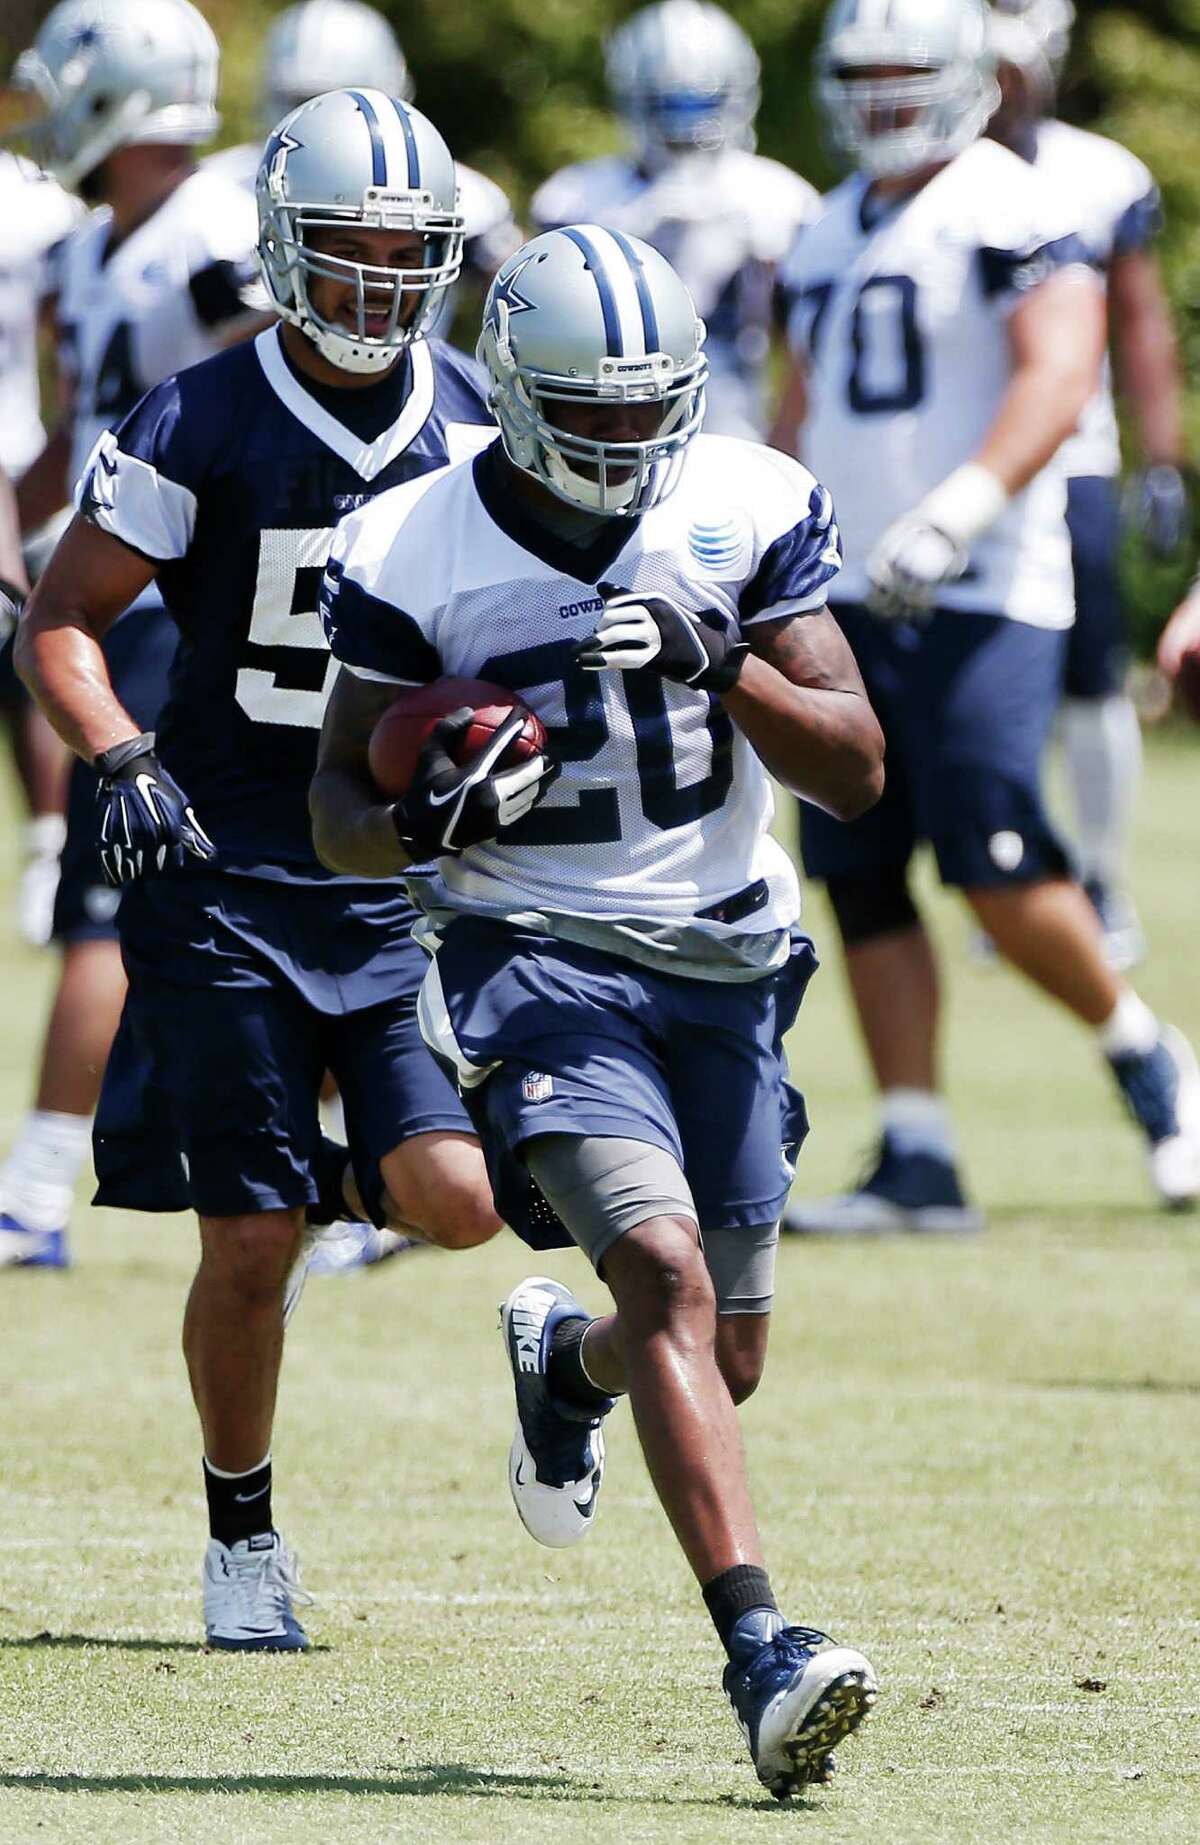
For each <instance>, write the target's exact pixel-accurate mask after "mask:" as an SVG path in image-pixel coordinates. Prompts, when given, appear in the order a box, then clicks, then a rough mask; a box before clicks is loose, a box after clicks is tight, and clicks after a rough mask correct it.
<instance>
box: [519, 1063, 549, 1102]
mask: <svg viewBox="0 0 1200 1845" xmlns="http://www.w3.org/2000/svg"><path fill="white" fill-rule="evenodd" d="M521 1094H522V1096H523V1097H524V1099H525V1100H526V1101H527V1102H548V1101H549V1099H550V1097H551V1096H552V1095H553V1094H554V1078H553V1077H552V1076H547V1075H546V1072H545V1071H544V1070H530V1072H529V1074H528V1075H527V1076H523V1077H522V1078H521Z"/></svg>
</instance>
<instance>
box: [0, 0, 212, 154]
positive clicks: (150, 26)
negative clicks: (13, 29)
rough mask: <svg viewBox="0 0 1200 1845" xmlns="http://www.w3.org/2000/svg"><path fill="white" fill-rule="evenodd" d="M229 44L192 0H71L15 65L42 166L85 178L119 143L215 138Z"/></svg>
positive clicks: (15, 84) (27, 130)
mask: <svg viewBox="0 0 1200 1845" xmlns="http://www.w3.org/2000/svg"><path fill="white" fill-rule="evenodd" d="M219 62H220V52H219V50H218V47H217V41H216V38H215V37H214V35H213V31H212V28H211V27H210V26H209V24H208V21H207V20H206V19H205V18H204V16H203V14H202V13H199V12H197V10H196V8H195V7H194V6H192V5H190V4H189V0H62V4H61V5H59V6H56V7H55V8H54V10H53V12H52V13H50V14H49V16H48V17H47V18H46V19H45V20H44V21H43V24H42V29H41V31H40V32H39V33H38V35H37V38H36V39H35V40H34V43H33V44H32V45H31V46H30V48H29V50H28V51H23V52H22V53H21V55H20V57H19V58H18V59H17V62H16V65H15V66H14V68H13V74H12V78H11V85H12V88H13V89H14V90H16V91H18V92H23V93H24V97H25V99H26V100H27V101H28V103H29V105H30V108H29V114H28V118H27V121H26V123H25V125H24V126H23V128H22V130H21V133H22V135H23V138H25V139H27V140H28V142H29V144H30V147H31V150H32V151H33V153H34V155H35V157H36V158H37V161H38V163H39V165H41V166H43V167H46V168H47V169H48V170H49V171H50V172H51V173H53V174H54V176H55V178H56V179H58V180H59V181H61V183H62V184H63V185H64V186H78V185H79V184H80V182H81V181H83V180H85V179H86V178H87V176H88V174H89V173H91V172H93V171H94V170H95V168H96V167H98V166H99V165H100V163H101V161H103V160H105V159H107V157H108V155H109V154H111V153H114V152H115V151H116V150H117V148H120V147H131V146H134V145H141V144H142V143H145V142H162V143H166V144H169V145H171V146H188V145H193V144H196V143H198V142H202V141H208V140H211V138H212V136H213V135H214V134H215V133H216V131H217V129H218V128H219V126H220V117H219V116H218V114H217V108H216V102H217V72H218V66H219Z"/></svg>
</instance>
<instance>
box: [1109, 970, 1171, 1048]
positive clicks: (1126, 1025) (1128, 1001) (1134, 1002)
mask: <svg viewBox="0 0 1200 1845" xmlns="http://www.w3.org/2000/svg"><path fill="white" fill-rule="evenodd" d="M1099 1031H1100V1048H1101V1050H1102V1051H1103V1052H1104V1055H1105V1056H1106V1057H1130V1056H1136V1057H1144V1056H1145V1054H1146V1052H1147V1051H1152V1050H1153V1049H1154V1046H1155V1045H1156V1044H1157V1043H1158V1037H1159V1023H1158V1020H1157V1019H1156V1018H1155V1016H1154V1014H1153V1013H1152V1012H1151V1010H1150V1008H1149V1006H1148V1005H1147V1004H1146V1002H1145V1000H1144V999H1139V998H1138V996H1137V994H1136V993H1135V992H1134V990H1133V988H1132V987H1126V988H1125V990H1124V992H1123V993H1122V994H1121V997H1120V999H1119V1000H1118V1001H1117V1003H1116V1005H1115V1006H1114V1007H1113V1009H1112V1012H1111V1013H1110V1015H1109V1016H1108V1018H1106V1019H1105V1021H1104V1023H1103V1025H1101V1026H1100V1028H1099Z"/></svg>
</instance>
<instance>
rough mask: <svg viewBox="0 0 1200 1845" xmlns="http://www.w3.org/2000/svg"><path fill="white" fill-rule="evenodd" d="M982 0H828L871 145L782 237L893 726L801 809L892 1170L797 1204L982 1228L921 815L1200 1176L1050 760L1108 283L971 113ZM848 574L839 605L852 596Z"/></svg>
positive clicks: (849, 621) (1177, 1075)
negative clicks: (1074, 527)
mask: <svg viewBox="0 0 1200 1845" xmlns="http://www.w3.org/2000/svg"><path fill="white" fill-rule="evenodd" d="M987 30H988V28H987V20H986V17H985V12H984V7H983V4H982V0H888V3H887V4H884V3H883V0H837V3H836V4H835V5H834V7H833V9H832V11H831V13H830V15H829V18H828V20H827V22H826V26H825V30H824V35H823V38H822V41H821V47H820V52H819V73H820V91H821V96H822V100H823V104H824V106H825V108H826V110H827V111H828V116H829V123H830V128H831V131H832V133H833V135H834V136H835V137H836V138H837V140H838V141H839V142H840V144H841V146H842V147H843V149H844V150H845V152H846V153H847V155H848V156H849V157H850V159H851V160H852V161H853V163H854V165H855V168H856V169H857V170H856V171H855V172H854V173H853V175H852V176H851V177H850V178H849V179H847V180H846V181H844V182H843V184H842V185H841V186H839V187H838V188H837V189H836V190H835V191H834V192H832V193H831V194H830V195H829V197H828V198H827V199H826V201H825V206H824V210H823V213H822V215H821V217H820V218H819V219H818V220H817V221H816V223H815V224H814V225H812V226H810V227H809V228H808V229H806V230H805V231H804V232H803V233H802V234H801V236H800V238H799V240H798V242H797V245H796V248H795V250H794V251H793V253H792V256H791V258H790V259H789V267H788V284H789V288H790V292H791V295H792V298H793V299H794V300H795V302H796V307H795V310H794V312H793V317H792V339H793V343H794V350H795V352H796V355H797V357H796V371H795V376H794V378H793V380H792V384H791V388H790V390H789V392H788V397H789V399H790V404H791V408H792V410H793V411H794V410H795V409H796V407H797V405H798V403H799V400H800V397H801V396H806V397H807V402H808V412H807V418H806V420H805V422H804V428H803V431H802V434H801V438H800V446H801V449H802V451H803V453H804V455H805V456H806V457H807V458H808V459H809V460H810V461H811V463H812V465H813V466H814V467H815V468H817V469H818V470H819V471H820V473H821V476H822V478H823V479H824V480H825V481H827V482H828V484H829V485H830V488H831V491H832V492H833V493H834V494H835V496H837V505H838V516H839V521H840V524H841V527H842V535H843V539H844V542H845V547H846V569H845V572H844V575H843V577H842V580H841V583H840V584H839V586H838V599H837V600H836V602H835V608H836V609H837V611H838V613H839V617H840V618H841V619H842V620H843V624H844V626H845V628H846V633H847V637H848V639H849V640H850V642H851V645H852V646H853V648H854V651H855V654H856V657H857V659H858V662H859V665H860V667H861V668H862V671H863V677H864V679H865V680H866V683H867V687H868V690H869V692H870V694H871V697H872V700H873V702H874V703H875V705H876V709H877V710H878V712H879V715H880V719H881V721H882V723H883V726H884V730H885V732H886V734H887V737H888V788H887V792H886V793H885V795H884V798H883V801H882V802H881V803H880V805H879V806H878V807H877V808H876V809H875V810H874V812H873V813H871V814H869V815H868V816H866V818H865V819H863V820H861V821H858V822H856V823H855V824H854V825H853V826H849V827H842V828H837V827H833V826H831V825H830V823H829V821H828V820H827V818H826V817H825V816H824V815H822V814H821V813H819V812H818V811H817V810H815V809H812V808H806V809H805V810H804V815H803V829H802V830H803V847H804V858H805V864H806V866H807V868H808V870H809V871H810V873H811V874H812V875H814V876H817V877H821V878H824V879H825V880H826V882H827V885H828V889H829V895H830V899H831V901H832V904H833V908H834V911H835V913H836V915H837V919H838V923H839V927H840V930H841V933H842V937H843V941H844V943H845V947H846V965H847V971H848V975H849V980H850V986H851V990H852V993H853V996H854V1000H855V1004H856V1006H857V1009H858V1013H859V1018H860V1021H861V1024H862V1027H863V1031H864V1035H865V1037H866V1041H867V1044H868V1047H869V1051H870V1055H871V1060H872V1063H873V1066H874V1071H875V1076H876V1079H877V1082H878V1084H879V1087H880V1090H881V1092H882V1104H881V1117H882V1118H881V1141H880V1151H879V1158H878V1162H877V1165H876V1168H875V1170H874V1172H873V1173H872V1174H871V1175H870V1177H869V1178H868V1179H867V1180H866V1181H865V1182H864V1184H863V1185H862V1187H861V1188H860V1189H859V1190H858V1191H856V1192H854V1193H851V1194H849V1195H848V1196H845V1197H841V1198H834V1199H829V1200H823V1201H820V1202H817V1203H806V1204H803V1205H801V1206H800V1207H799V1208H798V1209H797V1210H796V1212H795V1214H794V1216H793V1218H792V1219H791V1220H790V1222H791V1224H792V1226H793V1227H795V1228H797V1229H812V1230H821V1231H828V1232H835V1231H843V1232H848V1233H853V1232H856V1231H857V1232H873V1231H880V1230H889V1229H916V1230H926V1229H928V1230H939V1229H945V1230H968V1229H973V1228H976V1227H977V1226H978V1224H979V1222H980V1218H979V1215H978V1213H977V1212H976V1211H974V1210H973V1209H972V1208H971V1207H970V1206H969V1205H968V1204H967V1202H966V1200H965V1198H964V1195H963V1191H962V1187H961V1184H960V1181H959V1177H958V1172H957V1167H956V1159H955V1149H954V1141H953V1134H952V1128H951V1124H950V1120H949V1116H948V1112H947V1109H946V1105H945V1102H944V1101H943V1099H942V1097H941V1095H940V1094H939V1092H938V1075H937V1057H936V1025H937V1005H938V1001H937V977H936V972H935V966H934V958H933V951H932V946H931V943H930V940H929V937H928V936H927V934H926V933H925V930H924V927H923V924H922V922H921V919H920V917H919V915H918V912H917V909H916V907H915V905H914V903H913V899H912V896H911V894H910V891H909V886H908V863H909V859H910V857H911V855H912V852H913V850H914V848H915V846H916V844H917V843H918V842H919V841H928V842H929V843H930V844H931V845H932V847H933V849H934V853H935V855H936V858H937V863H938V868H939V872H940V874H941V877H942V880H943V882H944V883H946V884H948V885H951V886H954V887H956V888H958V889H960V890H961V891H962V892H963V894H964V896H965V897H966V899H967V901H968V903H969V904H970V905H971V908H972V909H973V911H974V912H975V915H976V917H977V919H978V920H979V922H980V923H981V924H982V926H983V927H984V928H985V929H986V930H987V932H988V934H989V935H990V936H991V938H992V940H993V942H994V943H995V944H996V946H997V948H998V950H999V951H1000V953H1001V954H1003V955H1004V956H1006V957H1007V959H1009V960H1010V961H1011V962H1012V963H1013V964H1014V965H1015V966H1016V967H1018V968H1019V969H1020V970H1021V971H1022V972H1023V973H1024V974H1026V975H1027V976H1028V977H1029V978H1030V979H1031V980H1033V981H1035V982H1036V983H1037V984H1038V985H1039V986H1041V987H1042V989H1043V990H1044V991H1045V992H1046V993H1048V994H1049V995H1051V996H1052V997H1053V998H1055V999H1057V1000H1059V1001H1060V1002H1061V1003H1062V1004H1064V1005H1066V1006H1067V1007H1068V1008H1069V1009H1070V1010H1071V1011H1072V1012H1074V1014H1075V1015H1076V1017H1078V1018H1079V1019H1080V1020H1081V1021H1082V1022H1083V1023H1084V1024H1086V1025H1087V1026H1088V1027H1089V1028H1090V1029H1091V1030H1092V1032H1093V1034H1094V1037H1095V1041H1096V1044H1097V1048H1098V1049H1099V1051H1100V1052H1101V1053H1102V1054H1103V1056H1104V1057H1105V1058H1106V1059H1107V1062H1108V1066H1109V1068H1110V1070H1111V1072H1112V1075H1113V1076H1114V1077H1115V1079H1116V1082H1117V1084H1118V1085H1119V1087H1120V1090H1121V1092H1122V1094H1123V1096H1124V1099H1125V1101H1126V1103H1127V1105H1128V1107H1129V1109H1130V1111H1131V1112H1132V1113H1133V1115H1134V1117H1135V1119H1136V1121H1137V1122H1138V1124H1139V1126H1140V1128H1141V1130H1142V1132H1143V1134H1144V1136H1145V1140H1146V1143H1147V1146H1148V1150H1149V1158H1150V1165H1151V1170H1152V1175H1153V1178H1154V1181H1155V1184H1156V1186H1157V1188H1158V1191H1159V1193H1160V1195H1161V1197H1162V1198H1163V1200H1164V1201H1165V1202H1166V1203H1167V1204H1168V1205H1172V1206H1179V1205H1185V1204H1188V1203H1191V1202H1192V1201H1193V1200H1194V1199H1195V1197H1196V1196H1197V1193H1198V1192H1200V1076H1198V1075H1197V1070H1196V1063H1195V1059H1194V1057H1193V1055H1192V1052H1191V1049H1190V1047H1189V1046H1188V1045H1187V1043H1186V1042H1185V1040H1183V1039H1182V1038H1181V1037H1180V1036H1179V1035H1178V1034H1177V1033H1175V1032H1172V1031H1171V1030H1169V1029H1166V1030H1164V1029H1163V1028H1162V1027H1161V1026H1160V1025H1159V1023H1158V1021H1157V1020H1156V1018H1155V1017H1154V1014H1153V1013H1152V1012H1151V1011H1150V1010H1149V1008H1148V1007H1147V1006H1145V1005H1144V1004H1143V1002H1142V1001H1141V1000H1140V999H1139V998H1138V997H1137V995H1136V994H1135V993H1134V992H1133V991H1132V990H1131V989H1130V988H1128V987H1127V986H1125V985H1124V984H1123V983H1122V982H1121V981H1120V980H1119V979H1118V978H1117V977H1116V975H1115V974H1114V973H1113V972H1112V970H1110V969H1109V968H1108V966H1107V965H1106V963H1105V960H1104V955H1103V944H1102V937H1101V933H1100V929H1099V925H1098V920H1097V917H1096V913H1095V911H1094V910H1093V908H1092V906H1091V904H1090V903H1089V902H1088V899H1087V897H1086V896H1085V894H1084V892H1083V890H1082V888H1081V887H1080V885H1079V884H1078V883H1076V882H1075V881H1074V880H1073V879H1072V876H1071V873H1070V869H1069V865H1068V860H1067V856H1066V854H1065V852H1064V851H1063V849H1062V846H1061V845H1060V843H1059V841H1058V839H1057V838H1056V836H1055V834H1054V832H1053V830H1052V828H1051V825H1050V822H1049V820H1048V818H1047V815H1046V812H1045V808H1044V804H1043V800H1042V794H1041V778H1040V765H1041V758H1042V755H1043V751H1044V748H1045V744H1046V740H1047V737H1048V735H1049V732H1050V728H1051V726H1052V723H1053V719H1054V715H1055V712H1056V709H1057V706H1058V700H1059V688H1060V685H1061V673H1062V661H1063V655H1064V651H1065V646H1066V638H1067V634H1068V632H1069V629H1070V625H1071V621H1072V617H1073V613H1074V597H1073V585H1072V574H1071V557H1070V547H1069V543H1068V537H1067V529H1066V523H1065V518H1064V514H1065V505H1066V491H1065V481H1064V477H1063V473H1062V470H1061V468H1060V467H1059V466H1058V465H1057V463H1056V462H1055V461H1054V459H1053V458H1054V456H1055V454H1056V451H1057V449H1058V448H1059V446H1060V444H1061V443H1062V442H1063V441H1064V440H1065V439H1066V437H1067V436H1068V435H1069V434H1070V433H1071V431H1072V430H1073V429H1074V428H1075V426H1076V424H1077V422H1078V420H1079V416H1080V413H1081V412H1082V410H1083V408H1084V405H1085V404H1086V403H1087V402H1088V400H1089V398H1090V396H1091V394H1092V392H1093V391H1094V389H1095V386H1096V381H1097V377H1098V374H1099V368H1100V361H1101V355H1102V351H1103V341H1104V314H1103V297H1102V290H1101V287H1100V284H1099V282H1098V280H1097V278H1096V276H1095V274H1094V272H1093V270H1091V269H1090V268H1089V267H1088V266H1087V263H1086V260H1085V259H1086V251H1085V250H1084V249H1083V247H1082V246H1081V244H1080V241H1079V239H1078V237H1077V236H1076V235H1075V234H1074V231H1075V226H1076V224H1077V212H1076V208H1075V204H1074V201H1073V200H1072V198H1071V197H1070V195H1069V194H1062V193H1060V192H1059V190H1058V189H1057V188H1056V187H1055V186H1054V184H1053V183H1052V181H1051V180H1050V179H1049V178H1048V177H1043V175H1042V174H1041V173H1039V172H1035V170H1034V169H1033V168H1032V167H1031V166H1030V165H1029V164H1028V163H1027V162H1025V161H1023V160H1021V159H1020V158H1019V157H1018V156H1017V155H1016V154H1013V153H1011V152H1010V151H1009V150H1008V149H1007V148H1004V147H1001V146H1000V145H999V144H998V143H996V142H994V141H989V140H981V139H979V136H980V134H981V131H982V129H983V127H984V124H985V122H986V120H987V118H988V115H989V114H990V112H991V109H992V106H993V104H994V102H995V99H996V85H995V80H994V75H993V66H992V61H991V55H990V51H989V48H988V38H987ZM843 597H844V598H845V601H844V602H843V601H842V600H841V599H842V598H843Z"/></svg>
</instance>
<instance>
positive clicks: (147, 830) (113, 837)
mask: <svg viewBox="0 0 1200 1845" xmlns="http://www.w3.org/2000/svg"><path fill="white" fill-rule="evenodd" d="M96 769H97V772H98V774H99V776H100V785H99V787H98V788H97V789H96V807H97V809H98V812H99V817H100V818H99V826H98V835H99V842H100V863H101V865H102V866H103V868H104V875H105V877H106V878H107V880H108V882H109V883H110V884H116V885H121V884H133V883H134V882H135V881H136V880H137V879H138V878H144V877H147V876H149V875H151V874H152V873H154V872H158V871H178V870H179V869H180V867H181V866H183V865H184V864H186V862H187V860H188V859H189V858H195V859H199V860H200V861H201V863H204V864H207V862H208V861H209V860H210V859H213V858H215V857H216V855H217V848H216V847H215V846H214V845H213V842H212V840H211V839H210V838H209V836H208V834H207V833H206V832H205V831H204V828H203V827H202V826H201V824H200V822H199V821H198V820H197V818H196V816H195V814H194V813H193V812H192V808H191V803H190V802H189V800H188V798H187V796H186V794H184V792H183V790H182V788H180V787H179V785H178V783H177V782H175V781H173V780H172V779H171V777H170V776H169V775H168V774H167V772H166V770H165V769H164V768H163V766H162V764H161V763H160V762H159V760H158V757H157V756H156V755H155V754H154V735H153V732H147V733H146V734H145V735H143V736H140V737H130V738H129V739H128V740H127V741H126V742H124V743H115V744H114V745H113V747H112V749H110V750H104V751H102V752H101V754H100V755H99V756H97V757H96Z"/></svg>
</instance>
